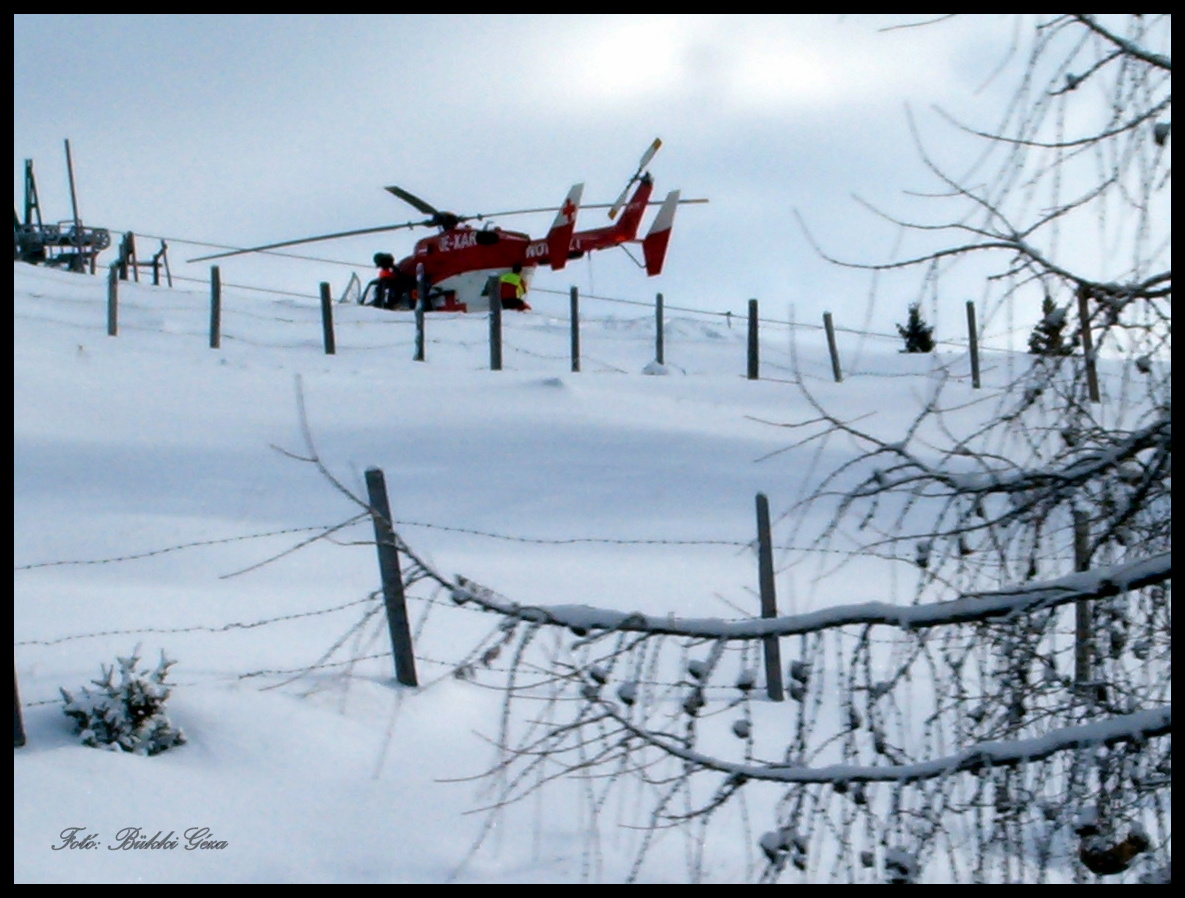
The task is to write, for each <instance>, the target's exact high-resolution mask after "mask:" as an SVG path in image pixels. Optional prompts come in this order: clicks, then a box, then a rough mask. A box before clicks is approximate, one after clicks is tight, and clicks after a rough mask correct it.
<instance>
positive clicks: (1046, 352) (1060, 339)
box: [1029, 294, 1075, 357]
mask: <svg viewBox="0 0 1185 898" xmlns="http://www.w3.org/2000/svg"><path fill="white" fill-rule="evenodd" d="M1065 330H1066V310H1065V309H1060V308H1058V307H1057V306H1055V305H1054V304H1053V297H1051V296H1049V295H1048V294H1046V296H1045V299H1043V300H1042V301H1041V320H1040V321H1039V322H1038V323H1037V326H1036V327H1034V328H1033V332H1032V333H1031V334H1029V352H1030V353H1031V354H1032V355H1040V356H1051V357H1052V356H1067V355H1070V354H1071V353H1073V351H1074V343H1075V338H1067V337H1066V335H1065Z"/></svg>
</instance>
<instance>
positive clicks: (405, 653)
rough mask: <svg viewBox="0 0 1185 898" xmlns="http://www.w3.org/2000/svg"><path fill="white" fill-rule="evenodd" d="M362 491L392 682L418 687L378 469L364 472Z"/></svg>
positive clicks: (383, 485)
mask: <svg viewBox="0 0 1185 898" xmlns="http://www.w3.org/2000/svg"><path fill="white" fill-rule="evenodd" d="M366 491H367V495H368V497H369V502H370V516H371V519H372V520H373V521H374V541H375V546H376V548H377V549H378V555H379V574H380V575H381V577H382V580H383V602H384V603H385V604H386V607H387V631H388V633H390V636H391V651H392V654H393V655H394V656H395V678H396V679H397V680H399V682H400V683H402V684H403V685H404V686H418V685H419V682H418V681H417V679H416V659H415V655H414V653H413V652H412V644H411V629H410V627H409V626H408V622H407V598H406V596H405V595H404V593H403V574H402V572H401V571H400V570H399V553H398V551H397V550H396V548H395V530H394V528H393V524H392V522H391V506H390V503H389V502H388V501H387V483H386V478H384V477H383V472H382V470H381V469H380V468H367V470H366Z"/></svg>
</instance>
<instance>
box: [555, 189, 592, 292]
mask: <svg viewBox="0 0 1185 898" xmlns="http://www.w3.org/2000/svg"><path fill="white" fill-rule="evenodd" d="M583 194H584V185H583V184H573V185H572V189H571V190H569V191H568V195H567V197H565V198H564V204H563V205H562V206H560V208H559V211H558V212H556V216H555V221H553V222H552V224H551V230H550V231H548V232H547V255H548V258H549V259H550V261H551V267H552V270H553V271H559V270H560V269H561V268H563V267H564V266H565V265H567V264H568V249H569V248H570V247H571V245H572V234H573V232H575V230H576V212H577V210H579V208H580V197H581V196H582V195H583Z"/></svg>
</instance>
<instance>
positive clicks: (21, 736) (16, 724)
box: [12, 661, 25, 748]
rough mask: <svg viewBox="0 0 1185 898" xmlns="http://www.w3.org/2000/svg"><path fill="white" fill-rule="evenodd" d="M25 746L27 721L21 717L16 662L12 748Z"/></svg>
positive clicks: (13, 675)
mask: <svg viewBox="0 0 1185 898" xmlns="http://www.w3.org/2000/svg"><path fill="white" fill-rule="evenodd" d="M24 744H25V721H24V718H23V717H22V716H21V691H20V689H19V688H18V687H17V684H16V662H15V661H14V662H13V665H12V747H13V748H20V747H21V746H22V745H24Z"/></svg>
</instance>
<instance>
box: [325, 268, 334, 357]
mask: <svg viewBox="0 0 1185 898" xmlns="http://www.w3.org/2000/svg"><path fill="white" fill-rule="evenodd" d="M321 333H322V335H323V336H324V338H325V354H326V355H334V354H335V353H336V352H337V341H336V339H334V336H333V298H332V297H331V296H330V294H329V284H327V283H325V281H322V282H321Z"/></svg>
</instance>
